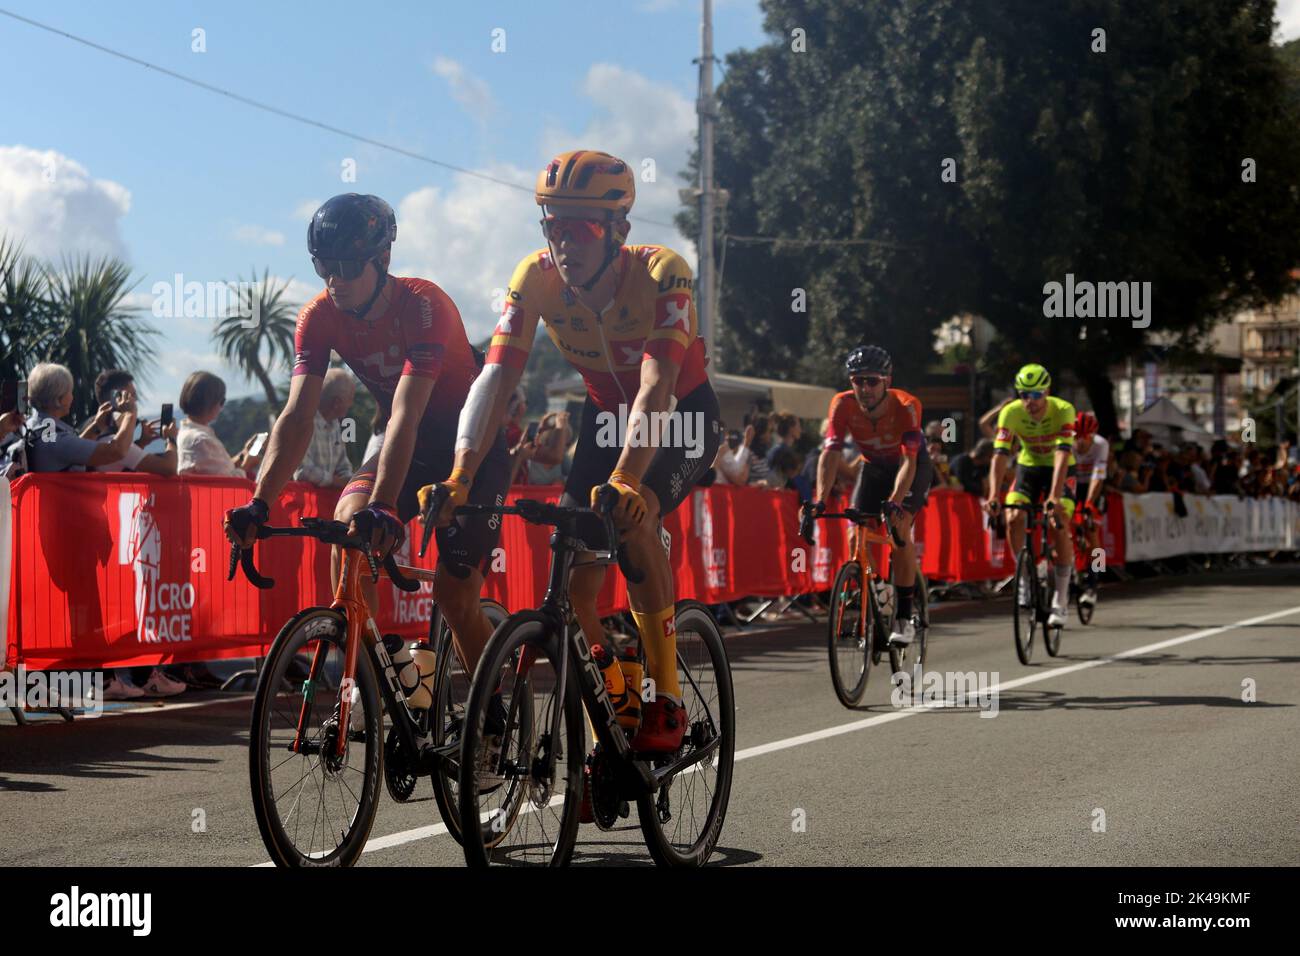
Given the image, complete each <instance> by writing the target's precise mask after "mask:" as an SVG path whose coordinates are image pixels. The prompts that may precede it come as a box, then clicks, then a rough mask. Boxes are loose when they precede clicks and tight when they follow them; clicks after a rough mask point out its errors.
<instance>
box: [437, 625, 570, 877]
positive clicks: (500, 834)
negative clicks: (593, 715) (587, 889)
mask: <svg viewBox="0 0 1300 956" xmlns="http://www.w3.org/2000/svg"><path fill="white" fill-rule="evenodd" d="M548 632H549V625H548V622H547V619H546V618H545V617H543V616H542V615H541V614H539V613H537V612H536V611H522V612H520V613H518V614H512V615H511V616H510V617H509V618H507V619H506V620H505V622H504V623H503V624H502V625H501V626H500V627H498V628H497V629H496V633H495V634H493V635H492V639H491V640H490V641H488V645H487V648H486V649H485V650H484V651H483V656H482V657H481V658H480V659H479V662H478V667H477V668H476V669H475V671H474V681H473V683H472V684H471V686H470V692H469V702H468V704H467V705H466V708H465V721H464V726H463V729H462V735H461V751H460V779H459V781H458V789H459V793H458V794H457V796H458V800H459V804H460V819H461V821H470V820H477V821H478V822H479V824H480V826H481V827H482V829H481V830H480V831H479V834H478V837H479V838H478V839H475V838H474V837H473V836H472V835H471V833H472V831H471V830H470V829H469V828H467V827H466V826H465V825H464V824H463V823H462V827H461V833H462V837H463V839H462V841H461V845H462V847H463V848H464V850H465V862H466V863H467V864H469V865H470V866H487V865H489V864H504V865H515V866H522V865H534V866H536V865H541V866H564V865H566V864H567V863H568V862H569V859H570V858H571V857H572V855H573V846H574V843H575V842H577V838H578V812H579V804H580V803H581V802H582V761H583V756H584V754H583V749H582V744H583V733H584V727H583V723H582V702H581V699H580V697H579V691H578V685H577V672H576V670H575V669H574V668H573V667H569V673H568V676H567V679H566V681H565V690H564V695H563V697H564V699H563V700H561V699H560V689H559V685H560V680H559V673H558V671H557V669H558V667H559V666H560V664H559V661H560V660H561V659H562V656H561V646H560V641H561V640H563V636H562V635H551V634H549V633H548Z"/></svg>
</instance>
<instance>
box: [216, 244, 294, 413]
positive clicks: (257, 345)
mask: <svg viewBox="0 0 1300 956" xmlns="http://www.w3.org/2000/svg"><path fill="white" fill-rule="evenodd" d="M270 273H271V270H270V269H267V270H266V271H265V272H263V273H262V278H261V281H254V282H250V283H247V284H245V283H243V282H242V281H241V282H240V283H239V284H238V285H237V286H236V287H235V288H236V289H237V290H238V293H237V294H238V296H239V299H238V305H239V307H238V308H237V309H236V310H235V312H234V313H232V314H230V315H227V316H226V317H225V318H223V319H221V321H219V322H218V323H217V327H216V329H215V330H214V331H213V333H212V339H213V341H214V342H215V343H216V345H217V348H218V350H220V352H221V355H222V356H223V357H224V358H225V359H226V361H227V362H229V363H230V364H231V365H233V366H235V367H237V368H239V369H240V370H242V371H243V372H244V374H245V375H247V376H249V377H250V378H255V379H257V380H258V381H259V382H260V383H261V384H262V390H263V391H264V392H266V403H267V420H268V421H269V422H270V423H271V424H272V425H274V424H275V416H276V409H278V408H280V407H281V403H280V398H279V395H278V394H277V393H276V389H275V385H274V384H272V382H271V373H272V372H275V371H277V370H280V369H284V370H287V369H288V368H289V365H290V363H292V361H293V352H294V329H295V326H296V325H297V317H298V306H296V305H294V304H292V303H289V302H285V301H283V299H284V294H285V292H287V291H288V288H289V281H288V280H280V279H276V280H272V279H271V275H270ZM253 278H254V280H256V278H257V270H256V269H254V270H253Z"/></svg>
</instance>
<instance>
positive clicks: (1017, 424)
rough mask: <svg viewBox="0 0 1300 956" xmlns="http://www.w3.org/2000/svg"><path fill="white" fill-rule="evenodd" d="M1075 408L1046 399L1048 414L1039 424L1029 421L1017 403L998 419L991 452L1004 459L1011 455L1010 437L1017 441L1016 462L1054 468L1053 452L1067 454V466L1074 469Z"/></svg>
mask: <svg viewBox="0 0 1300 956" xmlns="http://www.w3.org/2000/svg"><path fill="white" fill-rule="evenodd" d="M1075 417H1076V416H1075V411H1074V406H1073V405H1071V404H1070V403H1069V402H1067V401H1066V400H1065V399H1063V398H1057V397H1056V396H1055V395H1049V396H1047V414H1046V415H1044V416H1043V417H1042V418H1040V419H1039V420H1038V421H1035V420H1034V419H1032V418H1030V417H1029V410H1028V409H1026V408H1025V403H1024V402H1023V401H1022V400H1020V399H1016V400H1015V401H1014V402H1011V403H1010V404H1009V405H1007V406H1006V407H1005V408H1003V409H1002V411H1001V413H1000V414H999V415H998V431H997V435H996V436H995V437H994V439H993V449H994V451H995V452H998V453H1000V454H1003V455H1009V454H1010V453H1011V436H1012V435H1017V436H1019V438H1020V454H1019V456H1017V458H1016V461H1017V462H1019V463H1020V464H1022V465H1025V466H1028V467H1044V466H1051V465H1053V464H1055V459H1056V450H1057V449H1058V448H1064V449H1066V450H1067V451H1069V452H1070V460H1069V461H1068V462H1066V464H1067V465H1069V466H1073V465H1074V451H1073V449H1074V419H1075Z"/></svg>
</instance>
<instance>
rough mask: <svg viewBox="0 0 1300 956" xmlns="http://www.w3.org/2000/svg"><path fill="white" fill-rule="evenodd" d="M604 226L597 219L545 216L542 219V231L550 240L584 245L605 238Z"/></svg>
mask: <svg viewBox="0 0 1300 956" xmlns="http://www.w3.org/2000/svg"><path fill="white" fill-rule="evenodd" d="M605 230H606V226H605V224H604V223H603V222H601V221H600V220H599V219H568V218H561V217H560V216H547V217H546V218H545V219H543V220H542V232H543V233H545V235H546V238H547V239H549V240H550V241H551V242H564V240H565V239H568V240H569V241H570V242H576V243H578V244H579V245H586V244H587V243H589V242H597V241H599V240H601V239H604V238H605Z"/></svg>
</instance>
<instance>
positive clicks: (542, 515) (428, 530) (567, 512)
mask: <svg viewBox="0 0 1300 956" xmlns="http://www.w3.org/2000/svg"><path fill="white" fill-rule="evenodd" d="M444 501H446V491H445V489H442V490H441V493H440V491H439V490H435V492H434V494H433V495H432V496H431V497H430V500H429V504H430V507H429V508H428V510H427V511H426V512H425V514H424V515H422V519H423V520H424V536H423V541H422V542H421V546H420V554H421V556H423V555H424V549H425V547H426V546H427V545H428V543H429V537H430V536H431V535H432V534H433V527H434V523H433V521H432V520H430V516H431V515H436V514H437V513H438V510H440V509H441V508H442V503H443V502H444ZM596 503H597V508H598V509H599V510H597V508H582V507H574V508H570V507H566V506H562V505H558V504H551V503H548V502H545V501H537V500H536V499H534V498H520V499H518V500H517V501H515V503H514V504H513V505H478V504H466V505H457V506H456V509H455V511H454V512H453V513H454V514H456V515H461V516H463V515H484V514H488V515H517V516H518V517H520V518H523V519H524V520H525V521H527V522H528V523H529V524H538V525H561V524H565V523H568V522H570V521H572V520H574V519H575V518H578V517H580V516H582V515H593V516H595V517H596V518H598V519H599V520H600V521H601V522H602V523H603V524H604V526H605V535H606V540H607V541H608V542H609V544H610V550H608V551H602V550H599V549H596V553H597V554H601V555H604V556H608V557H613V558H615V559H616V560H617V561H618V568H619V570H620V571H622V572H623V576H624V577H625V578H627V581H628V583H629V584H640V583H641V582H642V581H644V580H645V572H644V571H643V570H641V569H640V568H638V567H636V566H634V565H633V564H632V561H631V559H630V558H629V557H628V555H627V549H626V548H624V546H623V545H621V544H619V543H618V531H617V529H616V528H615V527H614V517H613V515H612V514H611V511H612V509H613V507H614V505H616V504H618V492H617V491H615V490H614V489H613V488H611V487H610V486H609V485H602V486H601V489H600V491H599V492H598V495H597V499H596Z"/></svg>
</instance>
